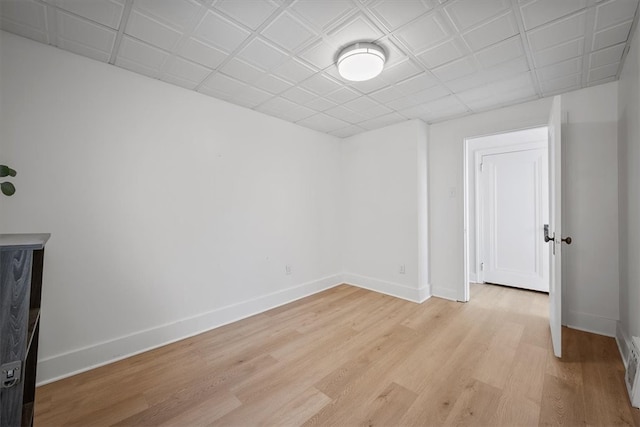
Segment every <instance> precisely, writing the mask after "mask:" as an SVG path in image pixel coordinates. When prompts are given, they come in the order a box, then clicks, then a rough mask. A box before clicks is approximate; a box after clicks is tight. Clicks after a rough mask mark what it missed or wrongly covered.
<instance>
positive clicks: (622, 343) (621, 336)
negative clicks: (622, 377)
mask: <svg viewBox="0 0 640 427" xmlns="http://www.w3.org/2000/svg"><path fill="white" fill-rule="evenodd" d="M616 343H617V344H618V350H619V351H620V357H622V363H624V368H625V369H627V362H628V358H629V349H630V348H631V342H630V341H629V337H628V336H627V334H626V333H625V332H624V331H623V330H622V322H620V321H618V322H616Z"/></svg>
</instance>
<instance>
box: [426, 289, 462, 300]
mask: <svg viewBox="0 0 640 427" xmlns="http://www.w3.org/2000/svg"><path fill="white" fill-rule="evenodd" d="M431 294H432V295H433V296H434V297H438V298H444V299H448V300H451V301H459V300H460V299H459V298H458V292H457V291H456V290H455V289H449V288H441V287H438V286H433V287H432V288H431Z"/></svg>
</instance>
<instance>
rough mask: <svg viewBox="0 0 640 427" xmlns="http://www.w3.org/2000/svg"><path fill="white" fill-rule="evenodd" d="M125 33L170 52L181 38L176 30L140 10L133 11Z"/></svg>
mask: <svg viewBox="0 0 640 427" xmlns="http://www.w3.org/2000/svg"><path fill="white" fill-rule="evenodd" d="M125 32H126V34H128V35H130V36H133V37H135V38H137V39H140V40H142V41H145V42H147V43H149V44H152V45H154V46H156V47H159V48H161V49H165V50H168V51H171V50H173V49H174V48H175V47H176V45H177V43H178V40H180V37H181V34H180V32H179V31H177V30H176V29H174V28H172V27H169V26H168V25H166V24H163V23H162V22H160V21H158V20H156V19H154V18H152V17H151V16H148V15H145V14H143V13H142V12H140V11H138V10H132V11H131V14H130V15H129V20H128V21H127V29H126V31H125Z"/></svg>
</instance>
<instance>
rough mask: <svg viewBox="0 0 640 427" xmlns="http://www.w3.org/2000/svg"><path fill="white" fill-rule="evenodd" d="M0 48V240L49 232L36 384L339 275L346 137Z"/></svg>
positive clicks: (4, 43) (11, 41)
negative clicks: (10, 190)
mask: <svg viewBox="0 0 640 427" xmlns="http://www.w3.org/2000/svg"><path fill="white" fill-rule="evenodd" d="M0 47H1V49H0V51H1V55H2V58H1V61H0V76H1V78H0V144H1V145H0V160H1V161H2V163H5V162H6V163H7V164H10V165H11V166H12V167H14V168H15V169H16V170H17V171H18V176H17V177H16V179H15V180H14V182H15V185H16V187H17V193H16V194H15V195H14V196H13V197H11V198H6V197H3V198H2V199H0V218H1V222H0V232H50V233H51V234H52V237H51V240H50V241H49V243H48V245H47V249H46V259H45V280H44V283H45V286H44V290H43V311H42V330H41V347H40V354H39V358H40V362H41V363H40V366H39V374H40V380H41V381H42V380H45V381H46V380H50V379H52V378H55V377H57V376H59V375H65V374H68V373H70V372H73V371H75V370H79V369H80V370H81V369H86V368H88V367H90V366H92V365H95V364H100V363H103V362H106V361H109V360H113V359H114V358H118V357H121V356H123V355H128V354H131V353H134V352H136V351H141V350H144V349H147V348H149V347H153V346H157V345H160V344H163V343H166V342H169V341H172V340H175V339H179V338H182V337H184V336H186V335H189V334H193V333H195V332H198V331H202V330H206V329H209V328H211V327H213V326H216V325H219V324H222V323H226V322H229V321H232V320H235V319H237V318H240V317H243V316H246V315H248V314H251V313H255V312H259V311H262V310H265V309H266V308H269V307H272V306H275V305H278V304H281V303H283V302H285V301H289V300H291V299H295V298H298V297H301V296H304V295H308V294H310V293H313V292H315V291H318V290H320V289H325V288H327V287H329V286H333V285H335V284H337V283H339V282H341V277H339V276H336V274H338V273H340V272H341V268H342V265H341V258H342V256H341V246H340V237H341V236H340V235H339V233H336V232H335V230H336V229H337V228H338V227H339V225H340V215H341V213H340V209H339V208H338V207H337V206H336V200H339V197H340V192H341V182H342V176H341V163H340V162H341V157H340V156H341V152H340V140H339V139H337V138H334V137H331V136H329V135H326V134H321V133H318V132H315V131H312V130H309V129H305V128H302V127H299V126H296V125H293V124H291V123H287V122H284V121H281V120H278V119H275V118H271V117H268V116H265V115H262V114H259V113H255V112H252V111H250V110H246V109H243V108H241V107H237V106H234V105H231V104H228V103H225V102H222V101H218V100H215V99H213V98H209V97H206V96H203V95H200V94H197V93H194V92H190V91H186V90H184V89H181V88H178V87H174V86H171V85H168V84H165V83H162V82H159V81H156V80H152V79H149V78H147V77H143V76H139V75H136V74H133V73H131V72H128V71H125V70H122V69H119V68H117V67H113V66H109V65H107V64H103V63H99V62H96V61H92V60H90V59H87V58H83V57H80V56H76V55H73V54H71V53H68V52H65V51H62V50H58V49H56V48H53V47H49V46H45V45H42V44H39V43H36V42H33V41H30V40H27V39H23V38H20V37H17V36H14V35H11V34H8V33H4V32H0ZM285 264H290V265H291V266H292V274H291V275H285Z"/></svg>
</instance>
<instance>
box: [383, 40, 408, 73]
mask: <svg viewBox="0 0 640 427" xmlns="http://www.w3.org/2000/svg"><path fill="white" fill-rule="evenodd" d="M376 44H377V45H378V46H380V47H382V48H383V49H384V53H385V56H386V57H387V60H386V61H385V68H386V67H393V66H394V65H396V64H398V63H400V62H404V61H405V60H407V59H408V58H409V57H408V56H407V54H406V53H405V52H404V50H403V49H400V48H399V47H398V42H397V40H396V39H394V38H393V37H383V38H381V39H379V40H376Z"/></svg>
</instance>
